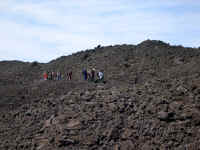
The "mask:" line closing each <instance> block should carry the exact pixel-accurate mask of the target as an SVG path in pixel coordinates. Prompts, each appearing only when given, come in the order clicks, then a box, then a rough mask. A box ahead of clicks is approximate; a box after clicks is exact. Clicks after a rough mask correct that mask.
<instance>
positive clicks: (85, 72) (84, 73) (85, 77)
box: [82, 69, 88, 80]
mask: <svg viewBox="0 0 200 150" xmlns="http://www.w3.org/2000/svg"><path fill="white" fill-rule="evenodd" d="M82 73H83V77H84V80H87V79H88V74H87V70H86V69H83V72H82Z"/></svg>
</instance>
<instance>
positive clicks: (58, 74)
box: [56, 72, 61, 80]
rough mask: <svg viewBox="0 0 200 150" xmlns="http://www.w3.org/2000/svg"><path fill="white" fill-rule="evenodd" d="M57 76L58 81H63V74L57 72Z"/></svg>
mask: <svg viewBox="0 0 200 150" xmlns="http://www.w3.org/2000/svg"><path fill="white" fill-rule="evenodd" d="M56 76H57V80H61V73H60V72H57V74H56Z"/></svg>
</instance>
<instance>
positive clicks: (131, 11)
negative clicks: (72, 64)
mask: <svg viewBox="0 0 200 150" xmlns="http://www.w3.org/2000/svg"><path fill="white" fill-rule="evenodd" d="M198 6H200V2H198V1H196V0H190V1H188V0H166V1H160V0H149V1H146V0H140V1H139V0H133V1H132V0H124V1H122V0H119V1H114V0H110V1H106V0H101V1H97V0H85V1H82V0H76V1H72V0H69V1H66V0H57V1H54V0H44V1H33V0H32V1H25V0H24V1H17V0H7V1H2V2H0V14H2V15H0V33H1V37H0V40H1V41H3V42H2V44H1V46H0V52H1V53H3V54H5V55H1V57H0V60H3V59H20V60H30V61H33V60H38V61H42V62H47V61H50V60H51V59H53V58H56V57H58V56H61V55H63V54H66V55H68V54H71V53H73V52H76V51H78V50H84V49H87V48H92V47H94V46H96V45H98V44H102V45H110V44H120V43H134V44H135V43H138V42H141V41H143V40H145V39H147V38H150V39H159V40H165V41H167V42H171V43H172V44H183V45H185V46H198V45H196V44H199V43H200V41H199V40H198V36H199V34H200V32H197V31H199V26H200V21H199V20H198V18H199V17H200V11H198V10H196V11H195V12H193V11H192V10H189V9H188V7H190V8H191V7H193V8H194V9H195V8H197V7H198ZM178 8H185V9H183V10H181V12H179V11H180V9H178ZM168 9H169V10H168ZM170 9H171V10H172V11H171V10H170ZM184 35H185V36H184ZM180 42H181V43H180Z"/></svg>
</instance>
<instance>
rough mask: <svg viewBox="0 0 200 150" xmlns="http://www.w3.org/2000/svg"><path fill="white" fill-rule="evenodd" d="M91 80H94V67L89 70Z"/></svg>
mask: <svg viewBox="0 0 200 150" xmlns="http://www.w3.org/2000/svg"><path fill="white" fill-rule="evenodd" d="M91 80H92V81H94V80H95V69H94V68H93V69H92V71H91Z"/></svg>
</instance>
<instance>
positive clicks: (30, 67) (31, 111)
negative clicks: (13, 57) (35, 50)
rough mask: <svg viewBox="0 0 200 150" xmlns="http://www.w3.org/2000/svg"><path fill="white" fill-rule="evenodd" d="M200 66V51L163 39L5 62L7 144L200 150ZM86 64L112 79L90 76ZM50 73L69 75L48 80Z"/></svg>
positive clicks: (0, 87) (34, 149) (1, 89)
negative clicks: (45, 76)
mask: <svg viewBox="0 0 200 150" xmlns="http://www.w3.org/2000/svg"><path fill="white" fill-rule="evenodd" d="M199 66H200V51H199V49H193V48H184V47H182V46H170V45H169V44H167V43H164V42H162V41H156V40H146V41H144V42H142V43H140V44H138V45H126V44H124V45H115V46H106V47H104V46H97V47H96V48H95V49H91V50H87V51H82V52H78V53H76V54H73V55H70V56H62V57H60V58H58V59H55V60H52V61H50V62H49V63H46V64H42V63H38V62H33V63H28V62H26V63H25V62H19V61H11V62H9V61H3V62H0V70H1V72H0V149H2V150H4V149H5V150H23V149H24V150H25V149H26V150H29V149H30V150H55V149H56V150H65V149H70V150H77V149H79V150H93V149H99V150H107V149H108V150H112V149H113V150H128V149H130V150H132V149H138V150H140V149H141V150H145V149H174V150H176V149H194V150H196V149H199V139H200V119H199V118H200V116H199V114H200V71H199V70H200V67H199ZM83 68H86V69H92V68H95V69H96V70H97V71H98V70H103V72H104V74H105V81H106V82H105V83H93V82H89V81H84V80H83V78H82V69H83ZM44 71H60V72H61V73H62V75H63V77H64V79H63V80H61V81H44V80H42V74H43V72H44ZM69 71H72V72H73V76H72V80H71V81H68V80H66V74H67V73H68V72H69Z"/></svg>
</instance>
